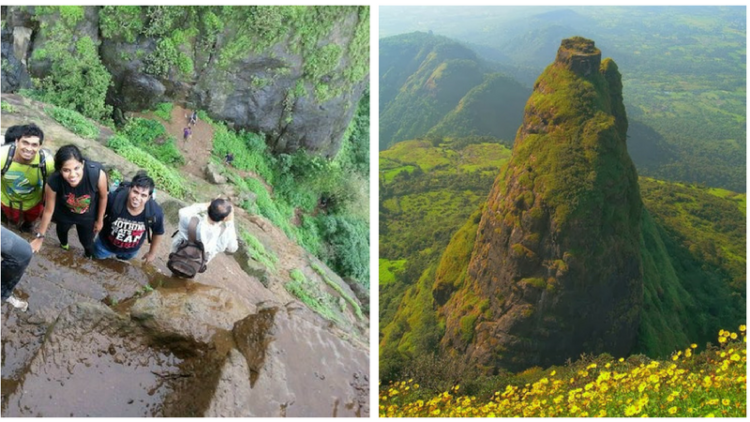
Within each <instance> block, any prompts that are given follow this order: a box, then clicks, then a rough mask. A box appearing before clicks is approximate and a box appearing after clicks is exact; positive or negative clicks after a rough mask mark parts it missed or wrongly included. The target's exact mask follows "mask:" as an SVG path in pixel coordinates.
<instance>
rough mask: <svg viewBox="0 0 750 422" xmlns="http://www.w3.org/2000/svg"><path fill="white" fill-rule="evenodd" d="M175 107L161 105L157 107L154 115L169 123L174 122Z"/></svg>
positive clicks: (165, 104) (170, 104) (168, 104)
mask: <svg viewBox="0 0 750 422" xmlns="http://www.w3.org/2000/svg"><path fill="white" fill-rule="evenodd" d="M173 107H174V105H173V104H172V103H160V104H159V105H157V106H156V111H154V114H156V115H157V116H159V117H161V118H162V119H164V120H165V121H167V122H171V121H172V108H173Z"/></svg>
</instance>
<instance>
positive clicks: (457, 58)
mask: <svg viewBox="0 0 750 422" xmlns="http://www.w3.org/2000/svg"><path fill="white" fill-rule="evenodd" d="M498 68H499V67H498V65H491V64H489V63H487V62H485V61H483V60H480V59H479V58H478V56H477V54H476V53H475V52H474V51H472V50H471V49H469V48H468V47H466V46H464V45H462V44H460V43H458V42H456V41H453V40H450V39H448V38H445V37H441V36H435V35H432V34H429V33H421V32H416V33H412V34H405V35H399V36H396V37H390V38H385V39H382V40H381V41H380V140H379V143H380V149H381V150H382V149H387V148H388V147H389V146H390V145H393V144H394V143H396V142H400V141H404V140H407V139H413V138H415V137H417V136H422V135H425V134H427V133H430V134H431V135H438V136H443V135H445V136H455V135H456V134H460V135H462V136H465V135H470V134H474V135H478V136H495V137H500V138H503V139H505V140H506V141H508V142H509V140H510V139H512V137H513V136H514V134H515V131H516V129H517V128H518V124H520V117H521V113H522V110H523V102H524V101H525V96H526V95H527V94H528V90H526V89H524V88H523V86H522V85H521V84H520V83H518V82H516V81H514V80H513V79H511V78H510V77H508V76H503V75H499V74H494V72H495V71H496V70H497V69H498ZM498 105H502V107H500V108H498V107H497V106H498ZM493 111H494V112H495V113H497V114H495V115H493V114H492V113H493ZM455 125H460V127H455Z"/></svg>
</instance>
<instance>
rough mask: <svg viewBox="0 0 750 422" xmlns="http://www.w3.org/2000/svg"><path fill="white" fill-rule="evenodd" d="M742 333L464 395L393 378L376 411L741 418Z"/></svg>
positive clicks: (407, 414)
mask: <svg viewBox="0 0 750 422" xmlns="http://www.w3.org/2000/svg"><path fill="white" fill-rule="evenodd" d="M745 331H746V327H745V326H744V325H741V326H740V327H739V333H737V332H729V331H725V330H721V331H720V332H719V337H718V343H719V346H718V347H717V346H709V347H707V348H706V350H704V351H701V352H700V353H696V352H695V349H697V345H695V344H693V345H691V346H690V347H689V348H687V349H685V350H681V351H678V352H675V353H674V354H673V355H672V356H671V358H670V359H668V360H666V361H656V360H649V359H648V358H645V357H643V356H631V357H629V358H627V359H624V358H620V359H613V358H611V357H608V356H606V355H603V357H600V358H597V359H593V361H591V360H589V361H578V362H575V363H572V364H570V365H567V366H562V367H553V368H548V369H547V370H544V371H542V370H537V371H531V373H532V374H535V380H534V381H533V382H524V381H528V376H521V374H519V376H516V377H514V378H510V382H508V383H507V384H506V385H505V387H504V389H502V388H501V389H498V391H495V392H494V393H493V394H491V396H486V397H482V396H480V397H477V396H472V395H466V394H462V388H461V386H460V385H456V386H454V387H453V388H451V389H450V390H449V391H443V392H439V393H437V392H435V393H430V392H427V391H424V390H421V389H420V386H419V384H417V383H416V382H414V381H413V380H409V381H402V382H397V383H392V384H390V385H388V386H385V387H383V386H381V391H380V410H379V413H380V416H381V417H427V416H433V417H470V416H479V417H483V416H484V417H515V416H524V417H551V416H559V417H587V416H588V417H614V416H630V417H675V416H690V417H714V416H715V417H727V416H729V417H744V416H746V389H747V387H746V383H747V377H746V368H747V350H746V337H745V334H746V333H745ZM537 369H538V368H537ZM524 372H529V371H524ZM527 375H528V374H527ZM514 381H515V382H514Z"/></svg>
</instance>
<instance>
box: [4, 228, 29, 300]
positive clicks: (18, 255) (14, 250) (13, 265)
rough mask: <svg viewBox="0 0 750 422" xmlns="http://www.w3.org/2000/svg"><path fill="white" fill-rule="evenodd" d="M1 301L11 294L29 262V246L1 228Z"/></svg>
mask: <svg viewBox="0 0 750 422" xmlns="http://www.w3.org/2000/svg"><path fill="white" fill-rule="evenodd" d="M0 237H2V242H1V243H2V257H3V262H2V268H0V269H2V276H1V277H0V278H2V300H3V301H5V299H7V298H8V297H10V295H11V293H13V289H14V288H15V287H16V284H18V282H19V281H21V277H23V273H24V271H26V267H28V266H29V262H31V256H32V252H31V245H29V242H27V241H26V240H24V239H23V238H22V237H21V236H19V235H17V234H15V233H13V232H12V231H10V230H8V229H6V228H5V227H2V232H0Z"/></svg>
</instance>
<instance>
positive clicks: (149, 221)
mask: <svg viewBox="0 0 750 422" xmlns="http://www.w3.org/2000/svg"><path fill="white" fill-rule="evenodd" d="M129 191H130V182H126V181H122V182H120V185H119V186H117V189H115V191H114V192H113V193H114V197H113V199H112V201H113V202H112V208H111V214H112V215H120V214H121V213H122V210H123V209H124V208H125V207H126V206H127V202H128V192H129ZM153 193H154V192H153V190H152V191H151V192H149V198H148V201H147V202H146V208H145V209H144V212H145V213H146V238H147V239H148V243H151V232H153V231H154V225H156V210H157V209H158V208H159V204H157V203H156V201H155V200H154V198H153Z"/></svg>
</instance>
